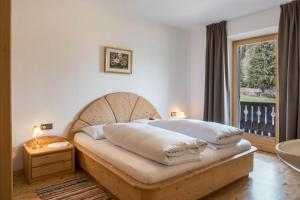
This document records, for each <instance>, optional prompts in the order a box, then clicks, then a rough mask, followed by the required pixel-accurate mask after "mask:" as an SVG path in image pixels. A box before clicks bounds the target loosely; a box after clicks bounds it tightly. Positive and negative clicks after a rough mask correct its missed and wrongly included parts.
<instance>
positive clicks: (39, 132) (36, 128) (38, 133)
mask: <svg viewBox="0 0 300 200" xmlns="http://www.w3.org/2000/svg"><path fill="white" fill-rule="evenodd" d="M43 134H44V133H43V131H42V130H41V127H40V126H34V127H33V130H32V136H33V137H34V138H37V137H39V136H41V135H43Z"/></svg>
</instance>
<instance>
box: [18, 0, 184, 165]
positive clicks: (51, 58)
mask: <svg viewBox="0 0 300 200" xmlns="http://www.w3.org/2000/svg"><path fill="white" fill-rule="evenodd" d="M12 28H13V33H12V48H13V50H12V66H13V67H12V94H13V96H12V99H13V147H14V149H13V151H14V169H15V170H18V169H21V168H22V151H21V150H22V148H21V147H22V144H23V142H25V141H27V140H29V139H31V131H32V127H33V125H35V124H40V123H48V122H49V123H53V124H54V129H53V130H52V131H49V132H48V134H57V135H61V134H63V133H64V131H65V129H66V127H67V126H68V124H69V123H70V122H71V121H72V119H73V117H74V116H75V115H76V113H77V112H78V111H79V110H80V109H81V108H83V107H84V106H85V105H86V104H87V103H89V102H90V101H92V100H94V99H95V98H98V97H100V96H102V95H104V94H107V93H110V92H116V91H130V92H135V93H137V94H139V95H142V96H144V97H146V98H147V99H149V100H150V101H151V102H152V103H153V104H154V105H155V106H156V107H157V109H158V110H159V111H160V112H161V114H162V115H163V116H168V114H169V112H170V111H171V110H184V111H185V112H186V113H187V114H188V113H189V101H190V98H189V89H188V88H189V85H188V81H187V78H188V76H189V74H190V71H189V69H188V66H189V64H190V63H189V62H190V61H189V60H190V57H189V40H188V37H189V35H188V34H187V33H186V32H184V31H181V30H177V29H174V28H171V27H166V26H163V25H160V24H154V23H150V22H147V21H142V20H140V19H137V18H130V17H128V18H124V16H121V15H118V14H117V13H113V11H112V9H107V8H106V7H105V1H101V0H47V1H46V0H43V1H39V0H26V1H24V0H14V1H13V26H12ZM104 46H115V47H121V48H122V47H123V48H128V49H132V50H133V52H134V53H133V74H132V75H122V74H109V73H103V70H102V67H103V47H104Z"/></svg>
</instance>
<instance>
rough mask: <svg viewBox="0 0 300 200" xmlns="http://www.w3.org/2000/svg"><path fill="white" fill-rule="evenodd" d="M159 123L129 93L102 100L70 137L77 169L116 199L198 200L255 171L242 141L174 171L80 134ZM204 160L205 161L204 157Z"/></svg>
mask: <svg viewBox="0 0 300 200" xmlns="http://www.w3.org/2000/svg"><path fill="white" fill-rule="evenodd" d="M148 117H154V118H160V115H159V113H158V112H157V110H156V109H155V107H154V106H153V105H152V104H151V103H150V102H149V101H148V100H146V99H145V98H143V97H141V96H138V95H136V94H133V93H126V92H120V93H112V94H108V95H105V96H103V97H101V98H99V99H97V100H95V101H94V102H92V103H91V104H89V105H88V106H86V108H84V109H83V110H82V111H81V112H80V113H79V114H78V116H77V117H76V119H75V120H74V122H73V123H72V126H71V128H70V131H69V134H68V137H69V139H70V140H71V141H72V143H73V144H74V145H75V147H76V156H77V159H76V160H77V162H78V164H79V165H80V167H81V168H83V169H84V170H85V171H86V172H87V173H89V174H90V175H91V176H92V177H93V178H95V179H96V180H97V181H98V182H99V183H100V184H101V185H103V186H104V187H105V188H106V189H107V190H109V191H110V192H111V193H112V194H114V195H115V196H116V197H117V198H119V199H125V200H127V199H130V200H163V199H164V200H165V199H178V200H179V199H180V200H182V199H183V200H184V199H199V198H201V197H204V196H206V195H207V194H209V193H211V192H213V191H216V190H218V189H219V188H221V187H224V186H225V185H228V184H230V183H232V182H233V181H235V180H238V179H240V178H242V177H245V176H248V174H249V173H250V172H251V171H252V170H253V153H254V151H255V150H256V148H255V147H251V146H249V143H247V141H242V142H240V143H239V145H238V147H236V148H229V149H227V150H225V151H223V150H222V151H221V152H222V153H216V151H213V150H205V151H206V152H205V154H204V155H205V156H206V158H203V159H202V160H201V161H202V162H201V161H199V162H191V163H187V164H181V165H177V166H171V167H170V166H164V165H161V164H158V163H155V162H154V161H150V160H147V159H145V158H142V157H140V156H138V155H135V154H133V153H131V152H128V151H126V150H124V149H121V148H119V147H116V146H114V145H112V144H110V143H109V142H108V141H107V140H94V139H92V138H91V137H90V136H88V135H86V134H84V133H82V132H80V130H81V129H82V128H84V127H86V126H90V125H95V124H105V123H112V122H129V121H133V120H136V119H142V118H148ZM205 156H204V157H205Z"/></svg>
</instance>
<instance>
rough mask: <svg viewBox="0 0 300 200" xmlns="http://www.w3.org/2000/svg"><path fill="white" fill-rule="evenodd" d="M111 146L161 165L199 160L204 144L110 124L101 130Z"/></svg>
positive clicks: (158, 131)
mask: <svg viewBox="0 0 300 200" xmlns="http://www.w3.org/2000/svg"><path fill="white" fill-rule="evenodd" d="M103 130H104V136H105V137H106V138H107V139H108V140H109V141H110V142H111V143H113V144H115V145H117V146H120V147H122V148H124V149H127V150H129V151H132V152H134V153H136V154H139V155H141V156H143V157H146V158H148V159H151V160H154V161H157V162H159V163H162V164H165V165H175V164H179V163H185V162H189V161H195V160H199V159H200V153H201V152H202V151H203V150H204V149H205V148H206V147H207V143H206V142H205V141H202V140H200V139H195V138H192V137H189V136H186V135H183V134H180V133H176V132H172V131H168V130H165V129H161V128H157V127H154V126H150V125H147V124H138V123H113V124H109V125H106V126H104V127H103Z"/></svg>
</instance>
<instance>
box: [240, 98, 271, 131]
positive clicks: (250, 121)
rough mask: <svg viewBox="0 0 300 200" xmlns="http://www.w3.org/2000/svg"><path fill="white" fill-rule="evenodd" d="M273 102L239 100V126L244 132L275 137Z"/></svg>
mask: <svg viewBox="0 0 300 200" xmlns="http://www.w3.org/2000/svg"><path fill="white" fill-rule="evenodd" d="M275 111H276V109H275V103H252V102H242V101H241V102H240V128H241V129H243V130H244V131H245V132H246V133H251V134H255V135H262V136H269V137H275V123H276V120H275V118H276V113H275Z"/></svg>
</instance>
